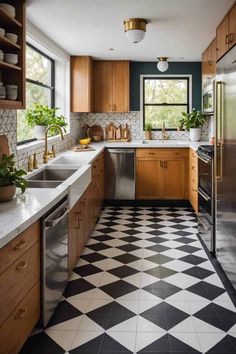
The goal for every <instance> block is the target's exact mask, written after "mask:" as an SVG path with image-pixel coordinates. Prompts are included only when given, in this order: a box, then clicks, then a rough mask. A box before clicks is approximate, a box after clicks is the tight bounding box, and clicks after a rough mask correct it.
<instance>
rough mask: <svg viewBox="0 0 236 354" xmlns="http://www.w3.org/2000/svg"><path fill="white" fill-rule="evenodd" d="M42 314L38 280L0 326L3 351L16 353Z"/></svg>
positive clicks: (5, 353)
mask: <svg viewBox="0 0 236 354" xmlns="http://www.w3.org/2000/svg"><path fill="white" fill-rule="evenodd" d="M39 316H40V283H39V282H37V283H36V284H35V285H34V287H33V288H32V289H31V290H30V291H29V292H28V294H27V295H26V296H25V297H24V299H23V300H22V301H21V302H20V303H19V304H18V305H17V307H15V309H14V311H13V312H12V313H11V314H10V316H9V317H8V318H7V320H6V321H5V322H4V323H3V324H2V325H1V327H0V343H1V353H4V354H16V353H19V351H20V349H21V347H22V346H23V344H24V342H25V341H26V339H27V337H28V336H29V334H30V332H31V331H32V329H33V328H34V326H35V325H36V323H37V322H38V320H39Z"/></svg>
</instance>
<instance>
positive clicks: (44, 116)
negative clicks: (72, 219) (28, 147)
mask: <svg viewBox="0 0 236 354" xmlns="http://www.w3.org/2000/svg"><path fill="white" fill-rule="evenodd" d="M58 109H59V108H57V107H56V108H50V107H48V106H44V105H42V104H40V103H34V104H33V106H32V107H30V108H29V109H27V111H26V120H27V124H28V125H29V126H30V127H34V129H35V137H36V139H44V137H45V131H46V129H47V127H48V126H49V125H51V124H57V125H59V126H60V127H62V128H64V130H65V127H66V126H67V123H66V121H65V117H64V116H56V112H57V111H58Z"/></svg>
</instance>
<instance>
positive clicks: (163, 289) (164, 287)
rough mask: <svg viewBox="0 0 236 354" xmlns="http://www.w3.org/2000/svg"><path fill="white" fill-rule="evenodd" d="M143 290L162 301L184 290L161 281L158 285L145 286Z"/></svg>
mask: <svg viewBox="0 0 236 354" xmlns="http://www.w3.org/2000/svg"><path fill="white" fill-rule="evenodd" d="M143 289H144V290H146V291H148V292H149V293H151V294H153V295H156V296H158V297H160V298H161V299H166V298H168V297H169V296H171V295H174V294H176V293H177V292H179V291H180V290H182V289H181V288H179V287H177V286H175V285H171V284H169V283H166V282H164V281H163V280H160V281H158V282H156V283H153V284H150V285H148V286H145V287H144V288H143Z"/></svg>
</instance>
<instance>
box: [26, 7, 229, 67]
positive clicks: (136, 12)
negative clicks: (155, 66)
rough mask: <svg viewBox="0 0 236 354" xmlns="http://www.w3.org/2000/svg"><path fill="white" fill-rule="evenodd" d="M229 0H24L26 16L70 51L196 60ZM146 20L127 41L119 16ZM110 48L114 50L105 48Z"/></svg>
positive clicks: (116, 56)
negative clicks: (138, 36)
mask: <svg viewBox="0 0 236 354" xmlns="http://www.w3.org/2000/svg"><path fill="white" fill-rule="evenodd" d="M233 2H234V0H40V1H38V0H28V1H27V18H28V19H29V20H30V21H31V22H32V23H33V24H34V25H35V26H37V27H38V28H39V29H41V31H43V32H44V33H46V34H47V35H48V36H49V37H50V38H52V39H53V40H54V41H55V42H56V43H57V44H59V45H60V46H61V47H62V48H63V49H64V50H66V51H67V52H68V53H69V54H71V55H91V56H92V57H94V58H97V59H128V60H135V61H155V60H156V58H157V57H159V56H167V57H170V61H171V60H172V61H195V60H200V59H201V53H202V51H203V50H204V49H205V48H206V46H207V45H208V44H209V43H210V41H211V40H212V39H213V38H214V36H215V28H216V26H217V24H218V23H219V22H220V20H221V19H222V18H223V16H224V15H225V13H226V12H227V11H228V9H229V8H230V6H231V5H232V4H233ZM129 17H141V18H145V19H147V20H148V22H149V23H148V25H147V32H146V35H145V38H144V40H143V41H142V42H140V43H138V44H133V43H129V41H128V39H127V38H126V35H125V33H124V30H123V20H124V19H126V18H129ZM109 48H114V51H109Z"/></svg>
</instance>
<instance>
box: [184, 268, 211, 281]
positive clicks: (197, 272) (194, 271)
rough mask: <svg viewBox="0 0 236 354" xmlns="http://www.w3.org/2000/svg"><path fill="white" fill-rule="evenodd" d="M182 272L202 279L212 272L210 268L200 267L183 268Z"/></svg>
mask: <svg viewBox="0 0 236 354" xmlns="http://www.w3.org/2000/svg"><path fill="white" fill-rule="evenodd" d="M183 273H185V274H188V275H191V276H193V277H196V278H199V279H204V278H207V277H209V276H210V275H212V274H214V272H212V271H211V270H208V269H205V268H200V267H197V266H196V267H192V268H190V269H187V270H185V271H184V272H183Z"/></svg>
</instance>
